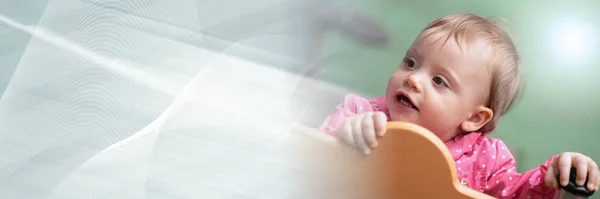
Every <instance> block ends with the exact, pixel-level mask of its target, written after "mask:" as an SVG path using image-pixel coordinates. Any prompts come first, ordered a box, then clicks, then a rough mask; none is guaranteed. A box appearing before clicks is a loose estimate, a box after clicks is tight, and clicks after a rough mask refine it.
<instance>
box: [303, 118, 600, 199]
mask: <svg viewBox="0 0 600 199" xmlns="http://www.w3.org/2000/svg"><path fill="white" fill-rule="evenodd" d="M387 129H388V132H387V134H386V136H385V137H384V138H382V139H380V141H379V143H378V147H377V148H376V149H375V151H373V152H372V153H371V154H370V155H368V156H364V155H362V154H361V153H360V152H359V151H358V150H355V149H351V148H349V147H345V146H344V145H342V144H341V143H338V142H337V141H335V139H334V138H332V137H331V136H327V135H322V134H318V133H317V134H312V133H311V134H307V135H310V136H312V137H313V139H311V140H306V141H307V142H304V141H302V140H301V139H298V140H296V141H300V142H302V143H305V144H306V145H310V146H304V147H306V148H310V149H311V150H310V151H304V152H303V154H305V155H308V156H304V157H305V159H304V161H295V162H302V163H303V164H305V165H302V166H303V167H304V169H308V170H311V171H315V172H318V171H325V170H329V171H330V172H328V174H327V175H324V176H323V177H324V178H326V179H324V180H327V181H328V182H327V183H330V184H326V185H325V186H323V185H318V186H314V185H311V188H314V189H311V190H310V191H307V193H309V194H312V193H316V194H320V195H315V197H317V198H356V199H358V198H390V199H392V198H448V199H468V198H473V199H474V198H477V199H486V198H489V199H492V198H494V197H491V196H489V195H486V194H484V193H481V192H478V191H475V190H473V189H470V188H468V187H466V186H464V185H461V184H460V182H459V181H458V179H457V174H456V168H455V166H454V161H453V159H452V156H451V155H450V152H449V151H448V149H447V148H446V146H445V145H444V143H443V142H442V141H441V140H439V139H438V138H437V137H436V136H435V135H434V134H433V133H431V132H430V131H428V130H427V129H425V128H422V127H420V126H418V125H414V124H410V123H404V122H390V123H388V126H387ZM313 133H314V132H313ZM315 138H316V139H315ZM315 140H320V141H315ZM340 145H341V146H340ZM415 149H418V151H419V152H418V153H415ZM309 153H310V154H309ZM574 174H575V172H574V171H571V180H570V183H569V185H568V186H566V187H563V188H562V189H561V190H559V191H558V192H557V194H556V196H555V197H554V198H555V199H567V198H587V197H589V196H591V195H592V194H593V192H590V191H588V190H587V189H586V188H585V187H581V186H577V185H575V183H574V182H575V176H574ZM324 190H329V191H324ZM311 196H313V195H311ZM311 198H312V197H311Z"/></svg>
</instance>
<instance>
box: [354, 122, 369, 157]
mask: <svg viewBox="0 0 600 199" xmlns="http://www.w3.org/2000/svg"><path fill="white" fill-rule="evenodd" d="M363 118H364V115H362V114H361V115H358V116H357V117H356V118H353V120H352V136H353V137H354V145H355V146H356V147H357V149H358V150H360V151H362V152H363V153H364V154H365V155H366V154H369V153H370V152H371V150H370V148H369V146H367V143H366V142H365V138H364V136H363V131H362V119H363Z"/></svg>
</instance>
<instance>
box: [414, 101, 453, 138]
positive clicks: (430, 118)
mask: <svg viewBox="0 0 600 199" xmlns="http://www.w3.org/2000/svg"><path fill="white" fill-rule="evenodd" d="M444 104H445V103H437V102H430V103H428V105H430V106H428V107H427V109H426V110H422V111H421V114H422V115H421V116H422V118H421V122H422V123H423V124H422V125H423V127H425V128H427V129H429V130H430V131H432V132H433V133H434V134H436V135H437V136H438V137H440V139H442V140H443V141H447V140H448V139H452V138H453V137H454V136H455V135H456V133H457V129H458V127H459V125H460V123H461V119H460V117H459V116H458V115H457V114H455V113H456V111H455V110H454V109H455V108H457V107H448V105H447V104H446V106H444ZM448 104H454V103H448Z"/></svg>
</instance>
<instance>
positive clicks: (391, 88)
mask: <svg viewBox="0 0 600 199" xmlns="http://www.w3.org/2000/svg"><path fill="white" fill-rule="evenodd" d="M403 81H404V77H403V76H402V74H400V73H399V71H396V72H394V73H393V74H392V76H391V77H390V79H389V80H388V84H387V88H386V96H390V95H391V94H395V93H396V91H397V90H398V88H399V87H400V86H401V85H402V82H403Z"/></svg>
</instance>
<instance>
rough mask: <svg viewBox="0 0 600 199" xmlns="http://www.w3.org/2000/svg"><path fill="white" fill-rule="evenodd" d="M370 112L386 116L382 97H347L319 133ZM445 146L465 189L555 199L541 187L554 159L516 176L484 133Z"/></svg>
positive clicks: (500, 145)
mask: <svg viewBox="0 0 600 199" xmlns="http://www.w3.org/2000/svg"><path fill="white" fill-rule="evenodd" d="M373 111H383V112H385V113H387V108H386V105H385V98H384V97H378V98H373V99H366V98H363V97H361V96H358V95H355V94H349V95H346V96H345V97H344V100H343V101H342V103H340V104H339V105H338V106H337V107H336V108H335V110H334V111H333V113H332V114H331V115H330V116H329V117H327V119H326V120H325V122H324V123H323V124H322V125H321V126H320V127H319V128H318V130H319V131H322V132H325V133H327V134H330V135H333V136H335V134H336V132H337V129H338V128H339V127H340V126H341V125H342V123H343V122H344V120H345V119H346V118H348V117H351V116H353V115H357V114H360V113H364V112H373ZM388 118H389V117H388ZM446 146H447V147H448V149H449V150H450V153H451V154H452V158H454V162H455V165H456V169H457V171H456V172H457V177H458V180H459V181H460V182H461V183H462V184H464V185H465V186H468V187H470V188H472V189H474V190H477V191H480V192H483V193H486V194H488V195H491V196H493V197H496V198H523V199H526V198H535V199H538V198H548V199H551V198H553V197H554V194H555V192H556V190H555V189H553V188H551V187H547V186H546V185H545V184H544V175H545V174H546V171H547V169H548V167H549V165H550V163H551V162H552V161H553V160H554V159H555V158H557V156H554V157H552V158H550V159H549V160H547V161H546V162H545V163H544V164H542V165H540V166H539V167H537V168H534V169H531V170H528V171H525V172H523V173H519V172H517V169H516V163H515V159H514V157H513V155H512V154H511V152H510V151H509V150H508V148H507V147H506V145H505V144H504V142H502V141H501V140H499V139H494V138H488V137H486V134H484V133H477V132H473V133H469V134H466V135H461V136H458V137H456V138H455V139H453V140H451V141H449V142H447V143H446Z"/></svg>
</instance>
